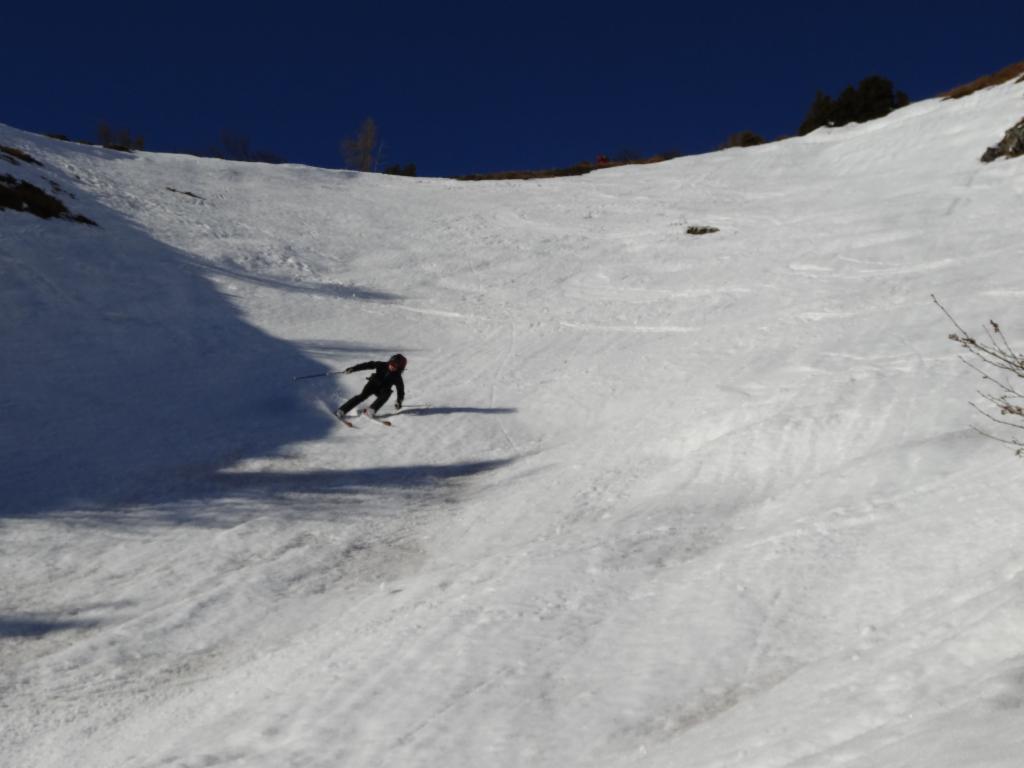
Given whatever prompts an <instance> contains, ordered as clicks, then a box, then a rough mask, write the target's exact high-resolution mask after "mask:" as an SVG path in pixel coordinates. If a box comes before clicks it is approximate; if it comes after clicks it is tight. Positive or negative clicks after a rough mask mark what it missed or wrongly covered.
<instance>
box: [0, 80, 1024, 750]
mask: <svg viewBox="0 0 1024 768" xmlns="http://www.w3.org/2000/svg"><path fill="white" fill-rule="evenodd" d="M1022 115H1024V85H1022V84H1016V85H1005V86H1000V87H997V88H992V89H989V90H987V91H983V92H980V93H977V94H975V95H973V96H969V97H967V98H964V99H961V100H958V101H946V102H942V101H937V100H934V101H927V102H922V103H918V104H914V105H911V106H910V107H907V108H905V109H902V110H899V111H898V112H896V113H893V114H892V115H890V116H889V117H887V118H885V119H882V120H878V121H875V122H872V123H868V124H864V125H853V126H848V127H845V128H840V129H833V130H819V131H817V132H815V133H813V134H811V135H809V136H807V137H804V138H801V139H793V140H789V141H784V142H779V143H774V144H769V145H765V146H762V147H758V148H753V149H746V150H729V151H725V152H719V153H714V154H709V155H704V156H699V157H686V158H681V159H678V160H675V161H672V162H667V163H662V164H659V165H652V166H636V167H622V168H616V169H610V170H605V171H601V172H597V173H593V174H591V175H588V176H584V177H579V178H571V179H559V180H548V181H536V182H488V183H476V184H473V183H464V182H454V181H446V180H431V179H405V178H398V177H386V176H376V175H361V174H354V173H348V172H341V171H328V170H318V169H312V168H306V167H299V166H287V165H286V166H269V165H261V164H245V163H231V162H225V161H217V160H201V159H196V158H192V157H185V156H172V155H156V154H147V153H138V154H125V153H119V152H114V151H109V150H103V149H98V148H93V147H85V146H80V145H76V144H70V143H63V142H58V141H53V140H50V139H45V138H42V137H39V136H35V135H31V134H27V133H24V132H21V131H18V130H16V129H14V128H9V127H5V126H0V145H2V146H6V147H9V148H15V149H17V150H20V151H21V152H25V153H28V154H29V155H30V156H31V157H33V158H34V159H36V160H37V161H38V162H39V163H41V166H35V165H32V164H30V163H25V162H20V163H17V164H15V162H14V161H12V160H11V159H10V157H8V158H7V161H6V162H4V158H0V172H2V173H6V174H12V175H14V176H16V177H17V178H19V179H26V180H29V181H32V183H35V184H37V185H39V186H41V187H43V188H46V189H51V190H52V189H53V187H52V185H51V182H52V183H53V184H56V185H57V186H58V187H59V189H60V190H61V191H60V192H55V194H57V196H58V197H60V199H62V200H63V201H64V202H65V203H66V205H67V207H68V208H69V209H70V210H71V211H72V212H73V213H75V214H81V215H84V216H86V217H88V218H89V219H91V220H93V221H95V222H96V224H97V225H98V226H96V227H92V226H88V225H86V224H82V223H76V222H72V221H69V220H56V219H54V220H48V221H44V220H42V219H39V218H36V217H34V216H31V215H29V214H26V213H15V212H12V211H9V210H8V211H0V296H2V301H0V354H2V360H3V365H2V366H0V755H3V759H2V761H0V762H2V763H3V764H4V765H9V766H12V768H14V767H17V768H52V766H58V765H60V766H65V765H75V766H86V767H96V768H121V767H123V768H150V767H154V768H155V766H175V767H179V768H198V767H199V766H206V767H209V766H239V767H242V766H244V767H245V768H250V767H256V768H280V766H303V768H309V767H314V766H324V767H325V768H326V767H327V766H331V767H334V766H346V767H351V766H466V767H467V768H469V767H477V766H559V767H564V766H625V765H650V766H688V767H691V766H701V767H710V766H744V767H749V766H758V767H760V766H808V767H814V768H820V767H821V766H859V767H862V768H868V767H871V768H877V767H878V766H920V768H940V767H941V766H948V767H950V768H953V767H956V768H963V767H964V766H1005V767H1006V768H1010V767H1011V766H1013V767H1014V768H1016V767H1017V766H1020V765H1021V764H1022V760H1024V758H1022V755H1024V505H1022V503H1021V487H1022V482H1024V471H1022V468H1024V465H1022V463H1021V461H1020V460H1019V459H1017V458H1015V457H1014V455H1013V453H1012V451H1010V450H1008V449H1007V448H1005V447H1003V446H1001V445H999V444H998V443H996V442H995V441H991V440H987V439H985V438H982V437H980V436H979V435H977V434H976V433H975V432H974V431H972V430H971V429H970V425H971V423H972V422H973V421H976V417H972V414H971V411H970V408H969V407H968V401H969V400H970V399H971V398H972V397H973V396H974V390H975V389H976V387H977V384H978V381H977V379H978V377H977V375H976V374H973V373H972V372H971V371H970V370H968V369H967V368H966V367H965V366H964V365H962V364H961V363H960V362H959V360H958V359H957V355H958V349H957V347H956V346H955V345H954V344H952V343H951V342H950V341H949V340H947V338H946V335H947V333H948V332H949V331H950V330H951V329H950V328H949V325H948V322H947V321H946V319H945V318H944V317H943V316H942V315H941V313H940V312H939V311H938V309H937V308H936V306H935V305H934V304H933V303H932V301H931V299H930V295H931V294H933V293H934V294H935V295H937V296H938V297H939V298H940V299H941V300H942V301H943V303H944V304H945V305H946V306H947V307H949V308H950V310H951V311H953V312H954V313H955V314H956V316H957V317H958V318H959V319H960V320H961V321H962V322H963V323H965V324H966V325H967V326H968V327H970V328H971V329H978V328H980V326H981V324H982V323H983V322H984V321H987V320H988V319H989V318H994V319H997V320H999V321H1000V323H1001V324H1002V326H1003V327H1004V329H1005V330H1006V331H1007V332H1008V333H1009V334H1010V335H1011V336H1012V337H1013V338H1014V339H1016V340H1018V341H1019V340H1021V339H1024V309H1022V305H1021V299H1022V297H1024V271H1022V269H1021V256H1022V243H1024V218H1022V216H1021V210H1022V206H1024V160H1008V161H1007V160H1003V161H998V162H995V163H992V164H989V165H983V164H982V163H980V162H979V160H978V158H979V157H980V156H981V154H982V152H983V151H984V150H985V148H986V147H988V146H990V145H991V144H994V143H995V142H996V141H998V140H999V139H1000V137H1001V136H1002V135H1003V132H1004V131H1005V130H1006V129H1007V128H1009V127H1010V126H1011V125H1012V124H1014V123H1015V122H1017V121H1018V120H1019V119H1020V118H1021V117H1022ZM690 226H711V227H716V228H718V230H719V231H718V232H716V233H714V234H708V235H703V236H693V235H689V234H687V228H688V227H690ZM399 351H400V352H402V353H404V354H405V355H407V356H408V358H409V361H410V362H409V367H408V370H407V371H406V375H405V381H406V388H407V395H406V404H407V405H408V406H416V407H411V408H410V409H409V410H408V411H407V412H405V413H402V414H400V415H397V416H395V417H394V419H393V423H394V426H393V427H390V428H388V427H384V426H382V425H379V424H376V423H373V422H371V421H368V420H366V419H362V418H360V419H357V420H356V421H355V423H356V425H357V429H348V428H346V427H344V426H343V425H342V424H340V423H339V422H338V421H337V420H336V419H334V418H333V417H332V416H331V413H330V410H331V409H332V408H333V407H334V406H336V405H337V404H338V403H339V402H340V401H341V400H342V399H344V398H345V397H347V396H349V395H350V394H352V393H354V392H356V391H358V390H359V389H360V388H361V386H362V384H363V377H362V376H361V375H360V376H356V375H353V376H330V377H321V378H312V379H302V380H298V381H296V380H295V378H294V377H296V376H301V375H304V374H311V373H317V372H321V371H329V370H331V371H337V370H341V369H344V368H346V367H348V366H350V365H353V364H355V363H359V362H363V361H365V360H371V359H378V360H379V359H386V358H387V357H388V356H389V355H390V354H392V353H393V352H399ZM385 410H386V411H390V410H391V407H390V404H389V406H388V407H387V408H386V409H385Z"/></svg>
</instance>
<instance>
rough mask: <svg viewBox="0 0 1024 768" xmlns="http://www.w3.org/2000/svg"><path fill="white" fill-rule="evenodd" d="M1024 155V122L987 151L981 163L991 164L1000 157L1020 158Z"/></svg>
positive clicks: (1009, 131)
mask: <svg viewBox="0 0 1024 768" xmlns="http://www.w3.org/2000/svg"><path fill="white" fill-rule="evenodd" d="M1021 155H1024V120H1021V121H1020V122H1019V123H1017V124H1016V125H1015V126H1013V128H1011V129H1010V130H1008V131H1007V132H1006V135H1005V136H1003V140H1002V141H1000V142H999V143H998V144H996V145H995V146H994V147H989V148H988V149H986V150H985V154H983V155H982V156H981V162H983V163H991V162H992V161H993V160H995V159H996V158H998V157H1007V158H1010V157H1020V156H1021Z"/></svg>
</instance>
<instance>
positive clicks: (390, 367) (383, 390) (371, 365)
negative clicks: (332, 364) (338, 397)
mask: <svg viewBox="0 0 1024 768" xmlns="http://www.w3.org/2000/svg"><path fill="white" fill-rule="evenodd" d="M405 362H406V360H405V355H392V356H391V358H390V359H389V360H388V361H387V362H386V363H385V362H382V361H380V360H370V361H369V362H367V363H360V364H359V365H353V366H352V367H351V368H346V369H345V373H355V372H356V371H373V373H372V374H371V375H370V377H369V378H368V379H367V380H366V386H365V387H363V391H362V392H360V393H359V394H358V395H356V396H355V397H351V398H349V399H348V400H346V401H345V402H344V403H342V404H341V405H339V406H338V409H337V410H336V411H335V412H334V413H335V415H336V416H337V417H338V418H339V419H342V420H344V419H345V417H346V415H347V414H348V412H349V411H351V410H352V409H353V408H355V407H356V406H357V405H359V404H360V403H361V402H363V401H364V400H366V399H367V398H370V397H376V398H377V399H376V400H374V401H373V403H371V404H370V407H369V408H364V409H363V414H365V415H366V416H369V417H370V418H373V417H375V416H376V415H377V411H378V410H380V407H381V406H382V405H384V403H386V402H387V401H388V398H390V397H391V390H392V388H394V389H397V390H398V399H397V400H395V409H396V410H401V408H402V401H403V400H404V399H405V384H404V383H403V382H402V371H404V370H405Z"/></svg>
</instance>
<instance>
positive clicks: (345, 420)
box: [334, 410, 391, 429]
mask: <svg viewBox="0 0 1024 768" xmlns="http://www.w3.org/2000/svg"><path fill="white" fill-rule="evenodd" d="M358 415H360V416H365V417H366V418H368V419H369V420H370V421H373V422H376V423H377V424H380V425H381V426H385V427H390V426H391V422H390V421H389V420H388V419H385V418H383V417H382V416H371V415H370V414H368V413H367V412H366V411H365V410H363V411H361V412H360V413H359V414H358ZM334 416H335V418H337V419H338V421H340V422H341V423H342V424H344V425H345V426H346V427H350V428H351V429H356V428H357V427H356V425H355V424H353V423H352V417H351V416H349V415H348V414H342V413H338V411H335V412H334Z"/></svg>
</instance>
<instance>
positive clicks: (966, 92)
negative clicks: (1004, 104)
mask: <svg viewBox="0 0 1024 768" xmlns="http://www.w3.org/2000/svg"><path fill="white" fill-rule="evenodd" d="M1018 75H1024V61H1018V62H1017V63H1016V64H1010V65H1009V66H1007V67H1003V68H1002V69H1000V70H999V71H998V72H993V73H992V74H990V75H984V76H983V77H979V78H978V79H977V80H972V81H971V82H969V83H965V84H964V85H958V86H957V87H956V88H953V89H951V90H949V91H946V92H945V93H940V94H939V95H940V96H942V97H943V98H945V99H962V98H963V97H964V96H970V95H971V94H972V93H974V92H976V91H980V90H981V89H982V88H991V87H992V86H993V85H1001V84H1002V83H1006V82H1009V81H1010V80H1012V79H1013V78H1015V77H1017V76H1018ZM1017 82H1018V83H1020V82H1024V77H1021V78H1020V79H1019V80H1017Z"/></svg>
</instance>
